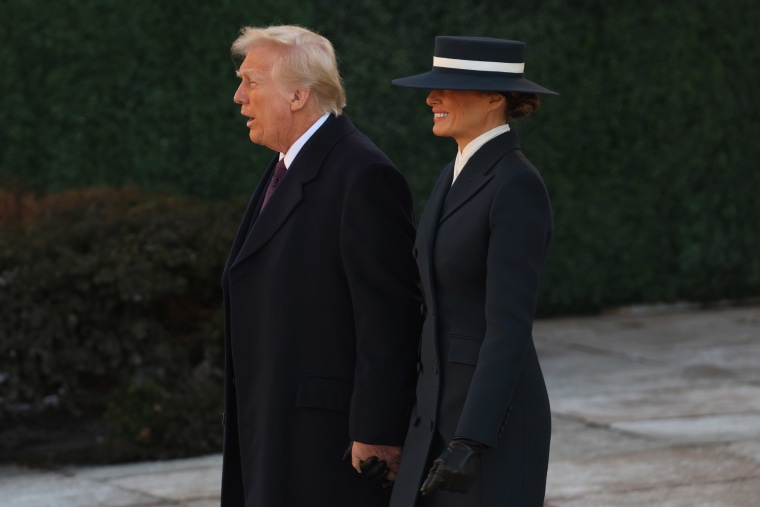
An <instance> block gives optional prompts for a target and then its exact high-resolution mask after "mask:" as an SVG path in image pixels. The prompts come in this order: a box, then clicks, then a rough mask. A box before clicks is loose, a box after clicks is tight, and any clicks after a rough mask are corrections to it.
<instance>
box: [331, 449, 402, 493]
mask: <svg viewBox="0 0 760 507" xmlns="http://www.w3.org/2000/svg"><path fill="white" fill-rule="evenodd" d="M353 445H354V443H353V442H351V443H350V444H348V448H347V449H346V452H344V453H343V459H348V460H350V459H351V448H352V447H353ZM359 470H361V471H362V475H363V476H364V477H366V478H367V480H368V481H370V482H374V483H376V484H379V485H380V486H382V487H383V488H390V487H391V486H393V481H391V480H388V472H390V471H391V469H390V468H388V464H387V463H386V462H385V460H382V459H378V457H377V456H370V457H369V458H367V459H365V460H364V461H360V462H359Z"/></svg>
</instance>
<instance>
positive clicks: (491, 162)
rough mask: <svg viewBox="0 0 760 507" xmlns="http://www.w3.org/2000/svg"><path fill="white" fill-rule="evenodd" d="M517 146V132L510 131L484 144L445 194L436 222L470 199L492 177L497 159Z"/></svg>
mask: <svg viewBox="0 0 760 507" xmlns="http://www.w3.org/2000/svg"><path fill="white" fill-rule="evenodd" d="M519 147H520V145H519V143H518V140H517V134H515V133H514V132H511V131H509V132H505V133H504V134H501V135H499V136H497V137H495V138H494V139H492V140H490V141H489V142H487V143H486V144H484V145H483V146H482V147H481V148H480V149H479V150H478V151H477V152H476V153H475V154H474V155H473V156H472V158H471V159H470V160H468V161H467V164H465V166H464V167H463V168H462V173H461V174H460V175H459V177H457V180H456V181H455V182H454V185H453V186H452V187H451V190H450V191H449V193H448V195H447V196H446V200H445V202H444V204H443V209H442V210H441V215H440V219H439V221H438V223H441V222H443V221H444V220H446V219H447V218H449V217H450V216H451V215H452V214H453V213H454V212H456V211H457V210H458V209H459V208H461V207H462V205H464V204H465V203H466V202H467V201H469V200H470V199H472V198H473V197H474V196H475V195H476V194H477V193H478V192H479V191H480V190H481V189H482V188H483V187H484V186H485V185H486V183H488V182H489V181H490V180H491V179H492V178H493V174H490V173H491V171H492V170H493V168H494V166H495V165H496V163H497V162H498V161H499V159H501V158H502V157H503V156H504V154H505V153H507V152H509V151H512V150H516V149H518V148H519Z"/></svg>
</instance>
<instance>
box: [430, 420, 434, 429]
mask: <svg viewBox="0 0 760 507" xmlns="http://www.w3.org/2000/svg"><path fill="white" fill-rule="evenodd" d="M433 428H435V423H433V421H430V431H433Z"/></svg>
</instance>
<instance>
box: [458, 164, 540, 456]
mask: <svg viewBox="0 0 760 507" xmlns="http://www.w3.org/2000/svg"><path fill="white" fill-rule="evenodd" d="M526 169H527V168H526ZM552 227H553V225H552V214H551V206H550V204H549V198H548V195H547V193H546V188H545V187H544V184H543V181H542V180H541V178H540V176H539V175H538V173H537V172H535V171H534V170H523V171H519V172H518V171H516V172H515V174H514V175H513V176H511V177H510V178H509V179H508V180H507V181H506V182H505V183H504V184H502V186H501V187H500V189H499V190H498V191H497V192H496V195H495V197H494V200H493V202H492V205H491V209H490V212H489V232H490V236H489V241H488V258H487V262H486V266H487V272H486V305H485V318H486V333H485V337H484V340H483V344H482V346H481V349H480V353H479V357H478V363H477V366H476V368H475V372H474V375H473V378H472V382H471V384H470V387H469V390H468V393H467V398H466V402H465V405H464V407H463V411H462V415H461V417H460V419H459V424H458V426H457V430H456V435H458V436H462V437H467V438H471V439H473V440H476V441H478V442H482V443H484V444H486V445H488V446H490V447H493V448H495V447H496V445H497V443H498V439H499V435H500V433H501V430H502V428H503V426H504V424H505V422H506V418H507V415H508V411H509V407H510V406H511V404H512V396H513V394H514V392H515V387H516V385H517V382H518V380H519V378H520V374H521V371H522V367H523V363H524V360H525V357H526V354H527V352H528V350H529V348H530V347H532V346H533V344H532V340H533V336H532V331H533V318H534V315H535V309H536V299H537V295H538V287H539V281H540V278H541V273H542V271H543V267H544V261H545V259H546V255H547V253H548V248H549V243H550V239H551V234H552Z"/></svg>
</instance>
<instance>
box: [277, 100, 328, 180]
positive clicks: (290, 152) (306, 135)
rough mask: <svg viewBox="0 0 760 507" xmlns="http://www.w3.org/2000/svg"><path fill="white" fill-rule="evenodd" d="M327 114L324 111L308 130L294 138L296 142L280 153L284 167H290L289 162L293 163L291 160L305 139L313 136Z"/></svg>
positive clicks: (324, 120) (325, 119)
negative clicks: (285, 151) (286, 150)
mask: <svg viewBox="0 0 760 507" xmlns="http://www.w3.org/2000/svg"><path fill="white" fill-rule="evenodd" d="M329 116H330V113H325V114H323V115H322V116H320V117H319V119H318V120H317V121H315V122H314V123H313V124H312V126H311V127H309V130H307V131H306V132H304V133H303V134H301V137H299V138H298V139H296V142H294V143H293V145H292V146H291V147H290V149H288V152H287V153H284V154H283V153H280V160H282V159H285V167H290V164H292V163H293V160H295V158H296V155H298V152H300V151H301V148H303V146H304V144H306V141H308V140H309V139H311V136H313V135H314V133H315V132H316V131H317V130H319V127H321V126H322V125H323V124H324V123H325V122H326V121H327V118H328V117H329Z"/></svg>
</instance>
